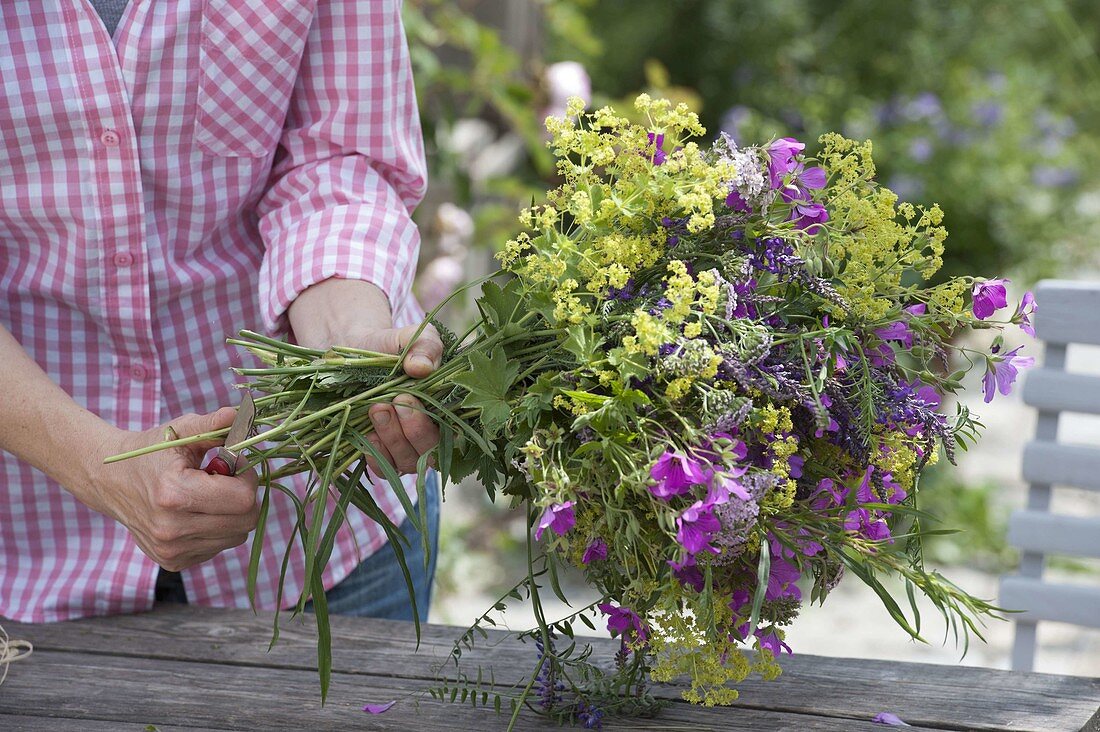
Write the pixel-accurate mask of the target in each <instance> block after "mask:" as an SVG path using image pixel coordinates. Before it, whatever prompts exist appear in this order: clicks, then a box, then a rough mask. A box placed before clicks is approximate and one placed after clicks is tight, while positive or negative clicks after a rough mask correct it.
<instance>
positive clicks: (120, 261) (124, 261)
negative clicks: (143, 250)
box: [114, 252, 134, 267]
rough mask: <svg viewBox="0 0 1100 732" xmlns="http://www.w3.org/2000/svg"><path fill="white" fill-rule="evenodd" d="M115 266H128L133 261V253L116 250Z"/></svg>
mask: <svg viewBox="0 0 1100 732" xmlns="http://www.w3.org/2000/svg"><path fill="white" fill-rule="evenodd" d="M114 263H115V266H116V267H129V266H130V265H131V264H133V263H134V255H133V254H130V252H117V253H116V254H115V256H114Z"/></svg>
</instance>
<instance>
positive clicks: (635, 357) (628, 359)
mask: <svg viewBox="0 0 1100 732" xmlns="http://www.w3.org/2000/svg"><path fill="white" fill-rule="evenodd" d="M607 360H608V361H609V362H610V363H611V365H612V366H614V367H615V368H617V369H618V371H619V378H621V379H622V380H623V383H630V379H632V378H634V379H639V380H640V379H644V378H645V377H646V376H647V375H648V374H649V372H650V368H649V363H648V362H647V360H646V357H645V356H644V355H642V354H640V353H631V352H629V351H627V350H626V349H625V348H612V349H611V351H610V352H609V353H608V354H607Z"/></svg>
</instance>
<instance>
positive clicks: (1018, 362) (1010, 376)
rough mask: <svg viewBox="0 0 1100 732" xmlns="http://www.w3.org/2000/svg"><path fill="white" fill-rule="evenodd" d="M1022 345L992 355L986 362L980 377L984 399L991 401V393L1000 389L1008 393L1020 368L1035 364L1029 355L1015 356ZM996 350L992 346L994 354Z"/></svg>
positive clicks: (1005, 393)
mask: <svg viewBox="0 0 1100 732" xmlns="http://www.w3.org/2000/svg"><path fill="white" fill-rule="evenodd" d="M1021 348H1023V346H1017V347H1016V348H1014V349H1012V350H1011V351H1009V352H1008V353H1006V354H1005V355H1003V356H997V355H994V356H993V357H992V358H990V359H989V360H988V361H987V362H986V371H985V376H984V377H983V378H982V390H983V391H984V392H985V401H986V403H989V402H991V401H993V395H994V394H995V393H996V392H997V391H1000V392H1001V393H1002V394H1004V395H1006V396H1007V395H1008V393H1009V392H1011V391H1012V385H1013V384H1014V383H1015V382H1016V377H1017V376H1019V373H1020V369H1026V368H1029V367H1031V366H1033V365H1035V359H1034V358H1032V357H1031V356H1017V355H1016V354H1017V353H1018V352H1019V351H1020V349H1021ZM996 352H997V350H996V348H994V354H996Z"/></svg>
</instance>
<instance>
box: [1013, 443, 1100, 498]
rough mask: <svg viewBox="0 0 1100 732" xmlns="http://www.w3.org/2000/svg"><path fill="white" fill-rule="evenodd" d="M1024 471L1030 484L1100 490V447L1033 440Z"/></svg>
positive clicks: (1026, 453)
mask: <svg viewBox="0 0 1100 732" xmlns="http://www.w3.org/2000/svg"><path fill="white" fill-rule="evenodd" d="M1021 473H1022V474H1023V476H1024V480H1026V481H1028V482H1029V483H1045V484H1047V485H1061V486H1067V487H1072V488H1085V489H1089V490H1094V491H1100V449H1097V448H1095V447H1085V446H1082V445H1062V444H1058V443H1056V442H1029V443H1028V444H1027V445H1026V446H1025V447H1024V460H1023V467H1022V469H1021Z"/></svg>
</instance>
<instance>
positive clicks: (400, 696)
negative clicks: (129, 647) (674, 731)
mask: <svg viewBox="0 0 1100 732" xmlns="http://www.w3.org/2000/svg"><path fill="white" fill-rule="evenodd" d="M345 681H347V679H341V680H338V681H337V683H334V685H333V690H332V694H331V696H330V697H329V701H328V703H327V704H326V705H325V706H324V707H322V706H321V705H320V702H319V701H318V699H317V696H316V694H315V693H314V691H313V688H312V687H313V679H312V678H311V675H310V674H309V673H308V672H305V671H291V670H286V669H265V668H250V669H247V671H244V670H242V669H240V668H233V667H228V666H223V665H217V664H201V663H189V662H184V661H164V660H155V659H147V658H123V657H112V656H93V655H90V654H76V653H56V652H52V651H45V652H39V653H36V654H35V656H34V657H32V659H28V660H27V662H26V663H24V664H23V665H22V666H21V668H20V673H19V675H18V676H15V677H14V678H12V677H9V679H8V682H7V683H5V685H4V693H3V694H2V695H0V715H2V714H4V713H7V712H9V711H13V710H16V711H18V712H19V713H20V714H22V715H24V716H32V717H33V716H35V715H41V716H43V717H46V716H50V717H57V716H59V715H64V716H65V717H69V718H72V717H79V718H80V719H82V720H83V719H87V720H99V721H108V720H118V721H119V722H122V723H126V724H135V723H137V724H142V725H147V724H153V725H156V726H157V727H158V728H159V727H161V725H165V726H166V727H167V726H169V725H177V726H197V727H200V728H208V729H209V728H213V729H219V730H302V729H310V730H347V729H361V728H369V729H372V730H394V731H398V730H399V731H400V732H408V730H410V729H415V730H418V731H419V730H424V731H425V732H433V731H436V730H438V731H439V732H452V731H453V730H477V731H478V732H484V731H485V730H495V729H501V730H503V729H504V728H505V727H506V726H507V721H508V717H507V716H502V715H498V714H496V713H495V712H494V711H493V709H492V707H488V708H477V709H474V708H471V707H470V706H469V705H460V704H446V703H443V702H437V701H435V700H434V699H431V698H430V697H428V696H427V694H423V693H420V694H417V693H416V692H423V690H424V689H425V687H426V684H425V682H423V681H417V680H397V679H383V678H380V677H356V678H355V679H354V680H353V683H341V682H345ZM8 684H11V686H10V687H9V686H8ZM414 694H415V696H414ZM394 699H397V700H398V703H397V704H396V705H395V706H394V707H393V708H392V709H390V710H389V711H388V712H386V713H384V714H380V715H368V714H366V713H364V712H363V711H362V705H363V704H364V703H368V702H370V703H377V702H385V701H391V700H394ZM3 719H4V717H3V716H0V721H2V720H3ZM670 727H672V728H681V729H685V730H686V729H691V730H713V731H714V732H718V730H732V731H737V730H746V731H747V730H762V729H768V730H772V729H784V730H835V729H838V728H842V729H845V730H863V731H864V732H874V731H875V730H881V726H879V725H875V724H872V723H871V722H870V718H867V719H843V720H839V719H836V718H828V717H823V716H818V715H805V714H798V713H790V712H784V711H770V710H754V709H715V708H710V709H707V708H702V707H694V706H691V705H688V704H674V705H672V706H671V707H670V708H668V709H666V710H664V711H663V712H662V714H661V716H660V717H659V718H657V719H654V720H644V719H640V720H639V719H631V720H612V719H606V718H605V725H604V728H605V729H609V730H615V729H624V730H625V729H636V730H645V729H654V730H655V729H669V728H670ZM93 729H94V728H93ZM517 729H521V730H543V729H558V727H556V725H554V724H552V723H551V722H549V721H546V720H543V719H541V718H538V717H536V716H535V715H534V714H532V713H528V712H526V711H525V712H524V714H523V715H521V717H520V724H519V725H518V726H517ZM917 729H921V728H920V727H919V726H918V727H917Z"/></svg>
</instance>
